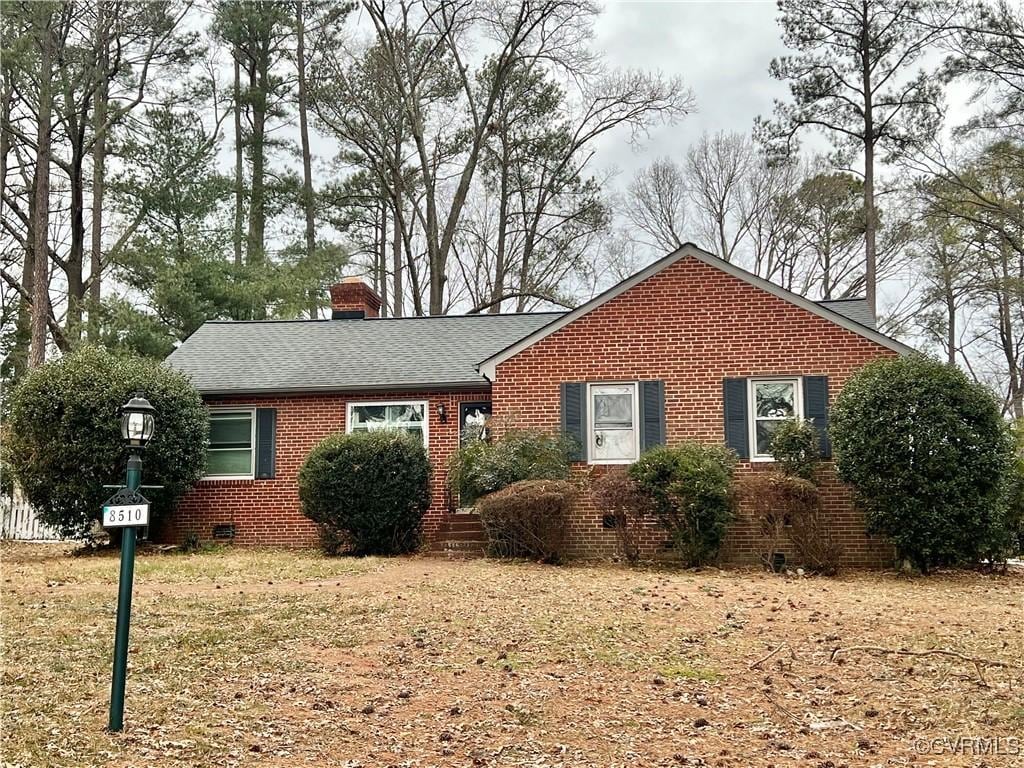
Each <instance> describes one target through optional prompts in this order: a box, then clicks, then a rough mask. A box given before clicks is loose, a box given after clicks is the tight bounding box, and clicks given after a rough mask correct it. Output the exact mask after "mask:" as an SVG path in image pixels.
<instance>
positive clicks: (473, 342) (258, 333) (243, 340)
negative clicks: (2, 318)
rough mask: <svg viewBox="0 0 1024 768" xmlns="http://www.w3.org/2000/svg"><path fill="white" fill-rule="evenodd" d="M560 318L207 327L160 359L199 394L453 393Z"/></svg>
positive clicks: (487, 317) (219, 323)
mask: <svg viewBox="0 0 1024 768" xmlns="http://www.w3.org/2000/svg"><path fill="white" fill-rule="evenodd" d="M561 314H562V313H560V312H537V313H531V314H519V315H514V314H513V315H461V316H456V315H448V316H443V317H410V318H384V319H373V320H266V321H259V322H242V321H239V322H231V321H211V322H208V323H205V324H203V325H202V327H200V328H199V330H197V331H196V332H195V333H193V334H192V335H191V336H190V337H189V338H188V339H186V340H185V341H184V342H183V343H182V344H181V346H180V347H178V348H177V349H176V350H174V352H172V353H171V355H170V356H169V357H168V358H167V363H168V365H170V366H171V367H172V368H175V369H177V370H179V371H182V372H183V373H186V374H188V375H189V376H190V377H191V379H192V383H193V384H194V385H195V387H196V389H198V390H199V391H200V392H201V393H203V394H230V393H238V394H243V393H244V394H248V393H260V392H264V393H270V392H300V391H306V392H317V391H338V390H356V389H419V388H423V389H430V388H437V387H444V388H451V389H458V388H460V387H463V388H466V387H472V386H476V385H480V384H483V383H484V381H485V380H484V378H483V377H482V376H481V375H480V374H479V373H478V372H477V370H476V365H477V363H479V362H480V361H481V360H484V359H486V358H488V357H490V356H491V355H493V354H495V353H496V352H499V351H500V350H502V349H504V348H505V347H507V346H508V345H510V344H512V343H514V342H515V341H518V340H519V339H521V338H522V337H523V336H526V335H527V334H529V333H532V332H533V331H535V330H537V329H538V328H541V327H542V326H544V325H547V324H548V323H549V322H551V321H552V320H554V319H555V318H557V317H559V316H560V315H561Z"/></svg>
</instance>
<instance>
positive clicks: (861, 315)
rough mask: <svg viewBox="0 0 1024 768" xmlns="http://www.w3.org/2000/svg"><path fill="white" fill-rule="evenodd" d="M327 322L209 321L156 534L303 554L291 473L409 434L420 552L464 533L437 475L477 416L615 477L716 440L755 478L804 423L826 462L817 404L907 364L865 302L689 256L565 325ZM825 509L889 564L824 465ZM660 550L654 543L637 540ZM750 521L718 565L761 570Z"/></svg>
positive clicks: (642, 275)
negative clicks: (340, 443) (531, 433)
mask: <svg viewBox="0 0 1024 768" xmlns="http://www.w3.org/2000/svg"><path fill="white" fill-rule="evenodd" d="M331 304H332V309H333V311H332V318H331V319H330V320H301V321H258V322H222V321H212V322H208V323H206V324H204V325H203V326H202V327H201V328H200V329H199V330H198V331H196V332H195V333H194V334H193V335H192V336H191V337H190V338H189V339H187V340H186V341H185V342H184V343H183V344H182V345H181V346H180V347H179V348H178V349H177V350H175V352H174V353H173V354H171V356H170V357H169V358H168V363H169V364H170V365H171V366H172V367H174V368H177V369H179V370H181V371H183V372H185V373H187V374H189V375H190V376H191V378H192V381H193V383H194V384H195V386H196V387H197V389H198V390H199V391H200V393H201V394H202V396H203V398H204V400H205V401H206V402H207V403H208V405H209V407H210V418H211V443H210V447H209V454H208V477H207V478H205V479H204V480H202V481H201V482H200V483H199V484H198V485H197V486H196V487H195V488H193V489H192V490H191V491H189V492H188V494H186V496H185V497H184V498H183V499H182V501H181V503H180V505H179V508H178V510H177V512H176V514H175V515H173V516H172V517H171V519H169V520H168V521H166V523H165V524H164V526H163V528H162V529H161V530H160V531H159V532H158V536H159V537H160V538H161V539H163V540H169V541H174V540H181V539H182V538H183V537H184V536H186V535H188V534H195V535H197V536H199V537H200V538H201V539H204V540H205V539H213V538H231V539H233V540H234V541H236V542H238V543H241V544H268V545H310V544H313V543H314V542H315V540H316V533H315V530H314V528H313V525H312V524H311V523H310V522H309V521H308V520H307V519H306V518H305V517H303V516H302V514H301V511H300V508H299V499H298V493H297V482H296V479H297V474H298V471H299V468H300V467H301V465H302V462H303V461H304V459H305V457H306V455H307V454H308V453H309V451H310V450H311V449H312V448H313V447H314V446H315V445H316V444H317V443H318V442H319V441H320V440H321V439H323V438H324V437H325V436H327V435H328V434H331V433H334V432H338V431H346V430H347V431H355V430H366V429H376V428H382V427H390V428H397V429H404V430H408V431H410V432H412V433H414V434H416V435H418V436H420V437H422V439H423V441H424V443H425V444H426V446H427V450H428V454H429V456H430V459H431V462H432V464H433V466H434V476H433V480H432V503H431V507H430V510H429V512H428V514H427V516H426V519H425V521H424V537H425V540H426V542H427V545H428V546H432V547H434V548H444V547H445V546H447V547H451V548H455V547H458V546H459V543H460V541H459V540H468V541H470V542H473V541H475V540H478V539H479V534H478V533H475V532H474V531H475V530H477V528H478V523H477V522H476V521H475V519H474V517H473V516H472V515H468V516H467V515H466V514H465V513H460V512H458V511H457V509H456V507H457V500H456V499H453V498H452V496H451V494H450V493H448V491H447V489H446V483H445V474H446V473H445V466H446V463H447V460H448V457H449V456H450V454H451V452H452V451H453V450H454V449H455V447H456V446H457V445H458V442H459V440H460V439H461V438H460V435H461V434H462V427H463V425H464V424H466V423H467V422H472V421H473V420H474V419H480V418H481V417H483V416H491V415H493V416H494V417H501V418H500V421H502V422H505V423H509V422H510V423H513V424H515V425H516V426H518V427H528V428H538V429H543V430H551V431H557V430H562V431H565V432H567V433H569V434H570V435H572V436H574V437H575V438H577V440H578V442H579V444H580V445H581V450H580V454H579V456H577V457H576V458H577V459H578V460H577V461H576V462H575V464H574V473H575V474H577V475H583V474H586V473H589V474H591V475H594V474H597V473H600V472H603V471H607V469H608V467H609V466H613V465H621V464H628V463H629V462H631V461H633V460H635V459H636V458H637V456H639V454H640V453H641V452H642V451H643V450H644V449H645V448H648V447H650V446H653V445H657V444H660V443H668V444H672V443H674V442H678V441H680V440H684V439H694V440H699V441H703V442H724V443H726V444H727V445H728V446H729V447H731V448H732V449H733V450H735V451H736V453H737V454H738V455H739V457H740V459H741V461H740V467H739V470H738V471H739V472H753V471H758V470H759V469H763V468H765V467H768V466H770V464H771V459H770V457H768V456H766V455H765V454H766V450H767V448H766V446H767V441H768V438H769V436H770V433H771V430H772V429H773V426H774V424H776V423H778V421H780V420H782V419H786V418H791V417H793V416H798V417H803V418H807V419H810V420H812V423H813V424H814V425H815V427H816V428H817V429H818V430H819V432H820V435H821V449H822V455H823V456H824V457H825V458H826V459H827V458H829V457H830V449H829V444H828V439H827V434H826V431H825V430H826V426H827V423H828V408H829V403H830V401H831V400H832V399H833V398H834V397H835V394H836V393H837V392H838V391H839V390H840V389H842V386H843V384H844V383H845V381H846V379H847V378H848V377H849V376H850V374H852V373H853V372H854V371H856V370H857V369H858V368H860V367H861V366H862V365H864V364H865V363H866V362H868V361H870V360H873V359H875V358H878V357H883V356H889V355H898V354H904V353H908V352H910V351H911V350H910V349H909V348H908V347H906V346H904V345H903V344H900V343H899V342H897V341H895V340H893V339H890V338H888V337H887V336H884V335H883V334H881V333H879V332H878V331H877V330H875V328H874V318H873V317H872V316H871V314H870V312H869V311H868V309H867V306H866V304H865V302H863V301H862V300H840V301H825V302H813V301H810V300H808V299H805V298H803V297H801V296H798V295H796V294H793V293H790V292H788V291H786V290H784V289H782V288H780V287H778V286H776V285H774V284H773V283H770V282H768V281H766V280H763V279H762V278H759V277H757V276H755V275H753V274H751V273H749V272H746V271H745V270H743V269H741V268H739V267H737V266H735V265H733V264H730V263H728V262H725V261H723V260H722V259H719V258H718V257H716V256H713V255H711V254H709V253H707V252H705V251H702V250H700V249H699V248H697V247H695V246H693V245H685V246H683V247H682V248H680V249H679V250H677V251H675V252H673V253H671V254H669V255H668V256H666V257H664V258H662V259H661V260H660V261H657V262H655V263H654V264H651V265H650V266H649V267H647V268H646V269H643V270H641V271H640V272H638V273H637V274H635V275H633V276H632V277H630V278H628V279H627V280H625V281H623V282H622V283H620V284H619V285H617V286H615V287H614V288H611V289H610V290H608V291H606V292H605V293H603V294H601V295H600V296H597V297H596V298H594V299H593V300H591V301H589V302H587V303H586V304H584V305H582V306H580V307H578V308H577V309H575V310H573V311H571V312H561V313H530V314H509V315H468V316H444V317H416V318H379V317H378V316H377V314H378V310H379V307H380V300H379V299H378V298H377V296H376V295H375V294H374V293H373V291H372V290H370V289H369V288H368V287H367V286H366V285H365V284H363V283H362V282H361V281H359V280H358V279H353V278H349V279H347V280H346V281H344V282H342V283H341V284H339V285H336V286H333V287H332V288H331ZM823 474H824V483H823V487H824V488H825V493H824V507H825V511H826V513H827V515H828V517H829V519H830V521H831V523H832V525H833V528H834V530H835V531H836V532H837V533H838V534H839V537H840V538H841V540H842V542H843V544H844V548H845V555H844V557H845V561H846V564H848V565H879V564H882V563H883V562H885V560H886V558H887V557H889V555H890V550H889V548H888V547H887V546H886V545H885V544H884V543H883V542H881V541H878V540H872V539H871V538H870V537H868V536H867V535H866V534H865V532H864V524H863V519H862V517H861V516H860V514H859V513H858V512H857V511H856V510H855V509H854V508H853V506H852V504H851V502H850V497H849V494H848V493H847V491H846V489H845V488H844V487H843V486H842V484H840V483H839V482H838V481H837V480H836V478H835V475H834V473H833V471H832V469H831V466H830V465H828V464H826V466H825V469H824V472H823ZM604 523H605V520H604V515H603V514H602V512H601V510H599V509H596V508H595V507H594V505H593V504H592V503H591V502H590V500H589V499H588V498H587V497H586V495H584V497H583V498H582V499H581V501H580V502H579V504H578V505H577V509H576V510H575V513H574V515H573V517H572V520H571V523H570V554H573V555H577V556H584V557H600V556H607V555H610V554H611V553H612V552H613V550H614V532H613V531H611V530H608V529H607V528H605V527H604ZM648 534H649V535H648V536H647V537H646V540H645V549H646V551H647V553H648V554H651V555H656V554H657V553H658V552H659V551H662V550H664V547H665V540H666V538H667V537H666V536H665V534H664V532H663V531H659V530H658V529H656V528H655V527H653V526H652V527H651V528H650V529H649V530H648ZM759 555H760V552H759V549H758V546H757V536H756V526H755V524H754V522H753V520H752V519H751V518H750V516H749V515H747V514H745V513H744V511H743V510H742V509H741V510H740V514H739V515H738V519H737V520H736V521H735V523H734V524H733V525H732V527H731V529H730V532H729V535H728V537H727V541H726V546H725V550H724V557H725V559H726V560H727V561H729V562H735V563H751V562H756V561H757V559H758V557H759Z"/></svg>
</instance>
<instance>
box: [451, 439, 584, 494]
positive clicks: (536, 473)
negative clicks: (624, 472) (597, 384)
mask: <svg viewBox="0 0 1024 768" xmlns="http://www.w3.org/2000/svg"><path fill="white" fill-rule="evenodd" d="M572 450H573V444H572V441H571V440H570V439H569V438H566V437H564V436H563V435H557V434H548V433H546V432H536V431H532V430H523V429H511V430H508V431H507V432H504V433H502V434H501V436H500V437H498V438H496V439H494V440H490V441H486V440H470V441H468V442H467V443H465V444H464V445H463V446H462V447H461V448H459V450H457V451H456V452H455V453H454V454H452V457H451V459H450V461H449V465H448V484H449V487H450V488H451V489H452V491H453V492H455V493H457V494H459V502H460V504H462V505H463V506H469V505H470V504H472V503H473V502H474V501H475V500H476V499H479V498H480V497H482V496H485V495H487V494H488V493H493V492H495V491H500V490H501V489H502V488H507V487H508V486H510V485H512V484H513V483H517V482H519V481H521V480H565V479H566V478H568V477H569V469H570V467H571V465H572V462H571V459H570V456H571V455H572Z"/></svg>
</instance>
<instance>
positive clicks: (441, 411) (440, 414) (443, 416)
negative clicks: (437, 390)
mask: <svg viewBox="0 0 1024 768" xmlns="http://www.w3.org/2000/svg"><path fill="white" fill-rule="evenodd" d="M437 418H438V419H440V421H441V423H442V424H447V423H448V408H446V407H445V404H444V403H438V404H437Z"/></svg>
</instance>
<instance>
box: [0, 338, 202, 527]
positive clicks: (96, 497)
mask: <svg viewBox="0 0 1024 768" xmlns="http://www.w3.org/2000/svg"><path fill="white" fill-rule="evenodd" d="M136 391H141V392H142V393H144V394H145V396H146V398H147V399H148V400H149V401H150V403H152V404H153V407H154V408H155V409H156V432H155V434H154V437H153V440H152V442H151V443H150V444H149V445H148V446H147V447H146V450H145V454H144V456H143V469H142V472H143V475H142V482H143V483H145V484H146V485H162V486H163V488H162V489H145V490H143V494H144V495H145V496H146V498H148V499H149V500H150V501H151V502H152V507H151V510H150V513H151V519H152V520H154V521H158V520H160V519H161V518H162V517H164V516H165V515H167V514H168V513H170V512H171V511H172V510H173V509H174V505H175V504H176V502H177V500H178V499H179V498H180V497H181V495H182V494H183V493H184V492H185V491H186V490H187V489H188V488H189V487H191V486H192V485H194V484H195V483H196V482H197V481H198V480H199V478H201V477H202V475H203V470H204V466H205V463H206V442H207V439H208V434H209V425H208V415H207V411H206V407H205V406H204V405H203V401H202V398H200V397H199V394H198V393H197V392H196V391H195V389H194V388H193V387H192V385H191V384H190V383H189V381H188V379H187V378H186V377H185V376H183V375H182V374H180V373H177V372H175V371H172V370H171V369H169V368H167V367H165V366H163V365H161V364H160V363H158V362H156V361H153V360H151V359H148V358H139V357H128V356H125V355H122V354H117V353H113V352H109V351H107V350H104V349H101V348H98V347H84V348H82V349H80V350H78V351H77V352H75V353H73V354H70V355H66V356H65V357H62V358H60V359H58V360H54V361H53V362H50V363H47V364H46V365H42V366H40V367H39V368H36V369H34V370H32V371H29V372H28V374H26V376H25V377H24V378H23V379H22V380H21V382H20V383H19V384H18V386H17V387H16V388H15V389H14V391H13V392H12V393H11V396H10V401H9V408H10V410H9V413H8V416H7V424H6V429H5V434H4V442H5V449H4V452H5V456H6V460H7V462H8V463H9V465H10V468H11V470H12V473H13V474H14V477H15V479H16V480H17V482H18V484H19V485H20V486H21V488H22V490H23V491H24V493H25V495H26V497H27V498H28V500H29V502H30V503H31V504H32V506H33V507H34V508H35V510H36V511H37V513H38V514H39V516H40V518H41V519H42V520H43V522H44V523H46V524H47V525H49V526H51V527H53V528H55V529H57V530H58V531H60V532H61V533H62V534H63V535H65V536H68V537H70V538H85V537H86V536H87V535H88V532H89V529H90V527H91V525H92V522H93V521H94V520H98V519H99V518H100V509H101V506H102V504H103V502H104V501H105V500H106V499H107V498H109V497H110V495H111V494H112V493H113V490H111V489H109V488H104V487H103V486H104V484H113V483H121V482H123V481H124V474H125V460H126V458H127V455H126V452H125V448H124V443H123V441H122V439H121V406H122V405H124V403H125V402H126V401H127V400H128V399H129V398H130V397H131V396H132V394H134V393H135V392H136Z"/></svg>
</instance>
